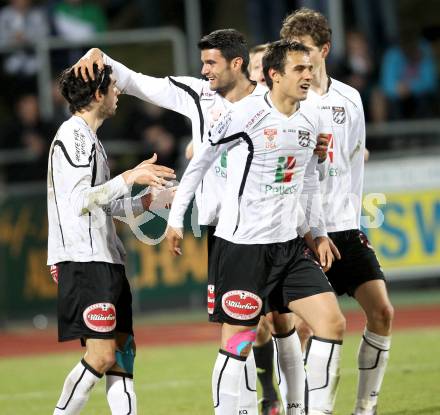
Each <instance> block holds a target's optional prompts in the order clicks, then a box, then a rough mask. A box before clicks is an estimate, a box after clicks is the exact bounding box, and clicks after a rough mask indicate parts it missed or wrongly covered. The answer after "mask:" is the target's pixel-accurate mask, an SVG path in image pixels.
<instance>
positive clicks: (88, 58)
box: [73, 48, 104, 82]
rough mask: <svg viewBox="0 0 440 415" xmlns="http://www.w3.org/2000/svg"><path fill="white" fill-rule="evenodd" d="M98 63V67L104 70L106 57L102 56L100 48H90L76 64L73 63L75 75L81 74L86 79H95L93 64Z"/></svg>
mask: <svg viewBox="0 0 440 415" xmlns="http://www.w3.org/2000/svg"><path fill="white" fill-rule="evenodd" d="M95 63H96V64H97V65H98V69H99V70H102V69H103V68H104V58H103V56H102V51H101V50H100V49H98V48H92V49H90V50H89V51H88V52H87V53H86V54H85V55H84V56H83V57H82V58H81V59H80V60H79V61H78V62H77V63H75V65H73V71H74V73H75V76H76V77H78V76H79V75H81V78H82V79H84V81H86V82H87V81H89V77H90V79H91V80H94V79H95V74H94V73H93V64H95Z"/></svg>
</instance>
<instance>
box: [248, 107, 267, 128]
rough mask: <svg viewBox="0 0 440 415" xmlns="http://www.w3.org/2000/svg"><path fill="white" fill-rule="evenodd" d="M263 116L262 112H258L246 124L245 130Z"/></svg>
mask: <svg viewBox="0 0 440 415" xmlns="http://www.w3.org/2000/svg"><path fill="white" fill-rule="evenodd" d="M263 114H264V110H260V111H258V112H257V113H256V114H255V115H254V116H253V117H252V118H251V119H250V120H249V121H248V122H247V124H246V129H248V128H250V127H252V126H253V125H254V124H255V123H256V122H257V121H258V120H259V119H260V118H261V116H262V115H263Z"/></svg>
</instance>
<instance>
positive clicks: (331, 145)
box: [327, 134, 335, 163]
mask: <svg viewBox="0 0 440 415" xmlns="http://www.w3.org/2000/svg"><path fill="white" fill-rule="evenodd" d="M327 135H328V147H327V155H328V158H329V160H330V163H333V157H334V155H335V152H334V145H335V138H334V136H333V134H327Z"/></svg>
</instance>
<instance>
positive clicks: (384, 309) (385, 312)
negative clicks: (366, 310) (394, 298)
mask: <svg viewBox="0 0 440 415" xmlns="http://www.w3.org/2000/svg"><path fill="white" fill-rule="evenodd" d="M393 319H394V308H393V306H392V305H391V304H385V305H383V306H381V307H380V308H377V309H375V310H373V312H372V318H371V320H372V322H371V324H373V325H375V326H377V325H379V326H380V327H381V328H383V329H385V330H389V329H390V328H391V324H392V322H393Z"/></svg>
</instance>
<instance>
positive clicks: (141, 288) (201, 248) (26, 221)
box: [0, 192, 207, 322]
mask: <svg viewBox="0 0 440 415" xmlns="http://www.w3.org/2000/svg"><path fill="white" fill-rule="evenodd" d="M147 219H149V220H148V221H147V223H145V224H144V225H142V226H140V228H139V230H138V231H137V232H136V234H139V231H140V233H141V235H145V236H148V237H149V238H150V239H153V238H155V239H159V240H160V239H161V236H162V235H163V233H164V231H165V226H166V221H165V219H163V218H161V217H159V216H156V217H153V218H147ZM116 222H117V228H118V234H119V235H120V236H121V239H122V240H123V242H124V245H125V248H126V250H127V264H126V265H127V276H128V278H129V280H130V282H131V285H132V288H133V301H134V308H135V310H167V309H173V308H174V309H176V308H188V307H191V308H200V307H203V306H204V304H205V301H206V294H205V292H206V279H207V249H206V235H205V234H202V235H201V237H198V238H196V237H194V236H193V232H192V230H191V231H190V230H189V227H188V229H187V231H186V233H185V238H184V240H183V242H182V251H183V253H184V255H182V256H181V257H179V258H173V257H172V256H171V255H170V253H169V252H168V250H167V246H166V241H162V242H161V243H157V244H155V245H150V244H147V243H145V242H143V241H141V240H139V239H138V238H137V237H136V235H135V233H134V232H133V231H132V230H131V229H130V227H129V226H128V225H127V224H125V223H122V222H119V221H116ZM46 260H47V213H46V195H45V193H43V192H41V193H38V194H36V195H28V194H26V195H14V196H8V197H4V198H3V199H2V201H1V202H0V261H1V262H0V322H1V321H5V320H10V319H26V318H30V317H33V316H34V315H35V314H39V313H43V314H49V315H55V313H56V294H57V286H56V284H55V283H54V282H53V281H52V278H51V276H50V273H49V269H48V267H47V266H46Z"/></svg>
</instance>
